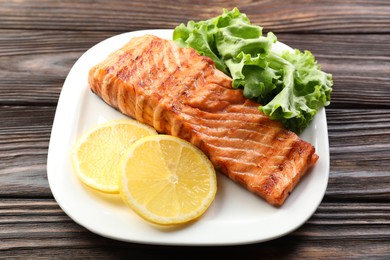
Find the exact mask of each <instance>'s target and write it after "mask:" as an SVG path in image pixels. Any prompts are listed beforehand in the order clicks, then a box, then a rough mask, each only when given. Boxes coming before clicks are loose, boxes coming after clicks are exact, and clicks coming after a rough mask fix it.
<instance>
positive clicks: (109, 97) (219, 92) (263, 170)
mask: <svg viewBox="0 0 390 260" xmlns="http://www.w3.org/2000/svg"><path fill="white" fill-rule="evenodd" d="M88 82H89V85H90V88H91V90H92V91H93V92H94V93H95V94H96V95H98V96H99V97H100V98H101V99H102V100H104V101H105V102H106V103H107V104H109V105H110V106H112V107H113V108H115V109H117V110H118V111H120V112H122V113H123V114H125V115H127V116H130V117H132V118H134V119H136V120H138V121H140V122H143V123H146V124H148V125H150V126H152V127H154V128H155V129H156V130H157V131H158V132H160V133H164V134H169V135H173V136H177V137H180V138H182V139H184V140H187V141H188V142H190V143H192V144H194V145H195V146H197V147H198V148H199V149H200V150H202V151H203V152H204V153H205V154H206V155H207V156H208V157H209V159H210V160H211V162H212V163H213V165H214V167H215V169H216V170H217V171H219V172H221V173H223V174H225V175H226V176H228V177H229V178H230V179H232V180H233V181H235V182H237V183H239V184H241V185H242V186H244V187H245V188H247V189H248V190H249V191H251V192H253V193H255V194H257V195H259V196H260V197H262V198H263V199H265V200H266V201H267V202H268V203H270V204H271V205H274V206H277V207H279V206H281V205H283V203H284V202H285V200H286V198H287V197H288V196H289V194H290V192H291V191H292V190H293V189H294V187H295V186H296V185H297V183H298V182H299V180H300V179H301V178H302V176H303V175H304V174H305V173H306V172H307V170H308V169H309V168H310V167H311V166H313V165H314V164H315V163H316V161H317V160H318V155H317V154H316V153H315V148H314V147H313V146H312V145H311V144H310V143H308V142H305V141H303V140H301V139H300V138H299V137H298V136H297V135H296V134H295V133H293V132H291V131H288V130H286V129H285V128H284V126H283V125H282V124H281V123H280V122H278V121H274V120H271V119H270V118H269V117H268V116H266V115H265V114H263V113H262V112H260V111H259V109H258V107H259V104H258V103H256V102H254V101H252V100H249V99H246V98H245V97H244V96H243V93H242V90H240V89H233V88H232V79H231V78H230V77H228V76H226V75H225V74H224V73H222V72H221V71H219V70H217V69H216V68H215V65H214V63H213V61H212V60H211V59H210V58H209V57H205V56H201V55H199V54H198V53H197V52H196V51H195V50H194V49H192V48H179V47H178V46H177V45H176V44H175V43H174V42H173V41H170V40H165V39H161V38H158V37H156V36H152V35H145V36H142V37H135V38H132V39H131V40H130V41H129V42H128V43H127V44H126V45H125V46H123V47H122V48H121V49H119V50H117V51H115V52H113V53H111V54H110V55H109V56H108V57H107V58H106V59H105V60H104V61H102V62H101V63H99V64H97V65H96V66H94V67H92V68H91V69H90V71H89V77H88Z"/></svg>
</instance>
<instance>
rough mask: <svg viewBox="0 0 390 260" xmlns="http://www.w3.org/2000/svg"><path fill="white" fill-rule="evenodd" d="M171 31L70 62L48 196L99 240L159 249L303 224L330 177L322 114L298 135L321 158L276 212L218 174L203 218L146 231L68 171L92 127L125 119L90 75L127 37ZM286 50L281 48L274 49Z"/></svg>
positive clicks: (273, 233) (116, 40) (101, 47)
mask: <svg viewBox="0 0 390 260" xmlns="http://www.w3.org/2000/svg"><path fill="white" fill-rule="evenodd" d="M172 32H173V31H172V30H145V31H135V32H129V33H124V34H120V35H117V36H114V37H111V38H109V39H106V40H104V41H102V42H100V43H98V44H97V45H95V46H94V47H92V48H91V49H89V50H88V51H87V52H85V53H84V54H83V55H82V56H81V57H80V58H79V60H78V61H77V62H76V63H75V64H74V66H73V67H72V69H71V70H70V72H69V75H68V76H67V78H66V80H65V83H64V86H63V89H62V91H61V95H60V98H59V101H58V106H57V110H56V115H55V119H54V123H53V128H52V133H51V138H50V145H49V152H48V161H47V174H48V180H49V185H50V188H51V191H52V193H53V195H54V197H55V199H56V201H57V203H58V204H59V206H60V207H61V208H62V209H63V211H64V212H65V213H66V214H67V215H68V216H69V217H70V218H72V219H73V220H74V221H75V222H77V223H78V224H80V225H81V226H83V227H85V228H87V229H88V230H90V231H92V232H94V233H97V234H99V235H102V236H104V237H108V238H112V239H117V240H121V241H128V242H137V243H144V244H160V245H237V244H247V243H255V242H262V241H267V240H271V239H275V238H278V237H280V236H283V235H285V234H288V233H290V232H292V231H293V230H295V229H297V228H298V227H299V226H301V225H302V224H303V223H305V221H306V220H307V219H308V218H310V216H311V215H312V214H313V213H314V212H315V210H316V209H317V207H318V205H319V204H320V202H321V200H322V198H323V196H324V194H325V191H326V187H327V184H328V178H329V143H328V130H327V122H326V115H325V109H324V108H323V109H320V110H319V111H318V113H317V115H316V116H315V118H314V120H313V121H312V122H311V124H310V126H309V127H308V128H307V129H306V130H305V131H304V132H303V133H302V134H301V135H300V137H301V138H302V139H304V140H306V141H308V142H310V143H311V144H312V145H313V146H314V147H315V148H316V152H317V154H318V155H319V157H320V158H319V160H318V161H317V163H316V164H315V166H314V167H313V168H311V169H310V170H309V172H308V173H307V174H306V176H304V178H303V179H302V180H301V182H300V183H299V184H298V185H297V187H296V188H295V189H294V191H293V192H292V194H291V195H290V197H289V198H288V199H287V200H286V202H285V204H284V205H283V206H282V207H281V208H275V207H273V206H271V205H269V204H267V203H266V202H265V201H264V200H262V199H261V198H259V197H257V196H256V195H254V194H252V193H250V192H248V191H247V190H246V189H244V188H242V187H241V186H239V185H237V184H235V183H233V182H232V181H230V180H229V179H228V178H227V177H225V176H223V175H222V174H218V191H217V195H216V198H215V200H214V202H213V203H212V204H211V206H210V207H209V209H208V210H207V211H206V213H205V214H204V215H203V216H202V217H201V218H200V219H198V220H197V221H196V222H193V223H191V224H187V225H183V226H178V227H158V226H155V225H151V224H149V223H147V222H146V221H144V220H143V219H141V218H140V217H139V216H138V215H136V214H135V213H134V212H133V211H132V210H131V209H130V208H128V207H127V206H126V205H125V204H124V203H122V201H121V199H120V197H119V196H118V195H104V194H100V193H98V192H95V191H92V190H90V189H88V188H86V187H85V186H83V185H82V183H81V182H80V181H79V180H78V179H77V176H76V175H75V174H74V173H73V171H72V166H71V159H70V153H71V149H72V146H73V145H74V143H75V142H76V140H77V139H78V138H79V137H80V136H81V135H82V134H83V133H84V132H85V131H87V130H88V129H90V128H91V127H93V126H95V125H97V124H101V123H104V122H107V121H109V120H112V119H121V118H126V116H124V115H123V114H121V113H119V112H118V111H116V110H114V109H113V108H111V107H109V106H108V105H107V104H105V103H104V102H103V101H102V100H101V99H100V98H98V97H97V96H96V95H95V94H93V93H92V92H91V91H90V90H89V86H88V81H87V79H88V72H89V69H90V68H91V67H92V66H93V65H95V64H97V63H99V62H101V61H102V60H103V59H104V58H106V57H107V55H108V54H109V53H111V52H113V51H115V50H117V49H119V48H120V47H122V46H123V45H125V44H126V43H127V42H128V41H129V40H130V39H131V38H132V37H136V36H142V35H145V34H153V35H156V36H159V37H161V38H165V39H171V38H172ZM283 49H289V47H288V46H286V45H284V44H282V43H280V42H278V43H277V44H276V45H275V50H276V51H278V50H279V51H280V50H283Z"/></svg>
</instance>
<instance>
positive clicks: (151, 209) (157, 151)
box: [119, 135, 217, 225]
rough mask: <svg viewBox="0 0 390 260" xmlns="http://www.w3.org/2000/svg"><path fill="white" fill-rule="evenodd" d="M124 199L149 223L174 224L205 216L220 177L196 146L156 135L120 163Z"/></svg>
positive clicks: (124, 156) (140, 142) (145, 139)
mask: <svg viewBox="0 0 390 260" xmlns="http://www.w3.org/2000/svg"><path fill="white" fill-rule="evenodd" d="M119 171H120V174H121V177H120V185H119V186H120V193H121V195H122V198H123V200H124V201H125V202H126V203H127V204H128V205H129V206H130V207H131V208H132V209H133V210H134V211H135V212H136V213H137V214H138V215H140V216H141V217H142V218H144V219H146V220H147V221H149V222H152V223H155V224H160V225H170V224H179V223H185V222H189V221H190V220H193V219H196V218H198V217H199V216H201V215H202V214H203V213H204V212H205V211H206V210H207V208H208V207H209V206H210V204H211V203H212V201H213V200H214V197H215V193H216V191H217V181H216V174H215V170H214V167H213V165H212V164H211V162H210V161H209V159H208V158H207V157H206V155H204V154H203V153H202V152H201V151H200V150H199V149H198V148H196V147H195V146H193V145H192V144H190V143H188V142H186V141H184V140H182V139H180V138H177V137H173V136H168V135H156V136H149V137H145V138H142V139H140V140H138V141H136V142H135V143H134V144H133V145H132V146H131V147H130V148H129V150H128V151H127V152H126V153H125V154H124V155H123V157H122V160H121V163H120V170H119Z"/></svg>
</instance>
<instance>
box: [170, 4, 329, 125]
mask: <svg viewBox="0 0 390 260" xmlns="http://www.w3.org/2000/svg"><path fill="white" fill-rule="evenodd" d="M173 40H174V41H175V42H176V43H177V44H178V45H179V46H181V47H191V48H194V49H195V50H197V51H198V52H199V53H200V54H201V55H205V56H208V57H210V58H211V59H212V60H213V61H214V63H215V65H216V67H217V69H219V70H221V71H222V72H224V73H226V74H227V75H229V76H231V77H232V79H233V81H232V85H233V88H243V94H244V96H245V97H246V98H250V99H255V100H257V101H258V102H259V103H260V104H262V106H260V107H259V110H260V111H262V112H263V113H265V114H267V115H268V116H270V118H271V119H275V120H280V121H282V122H283V123H284V125H285V126H286V127H287V128H288V129H290V130H292V131H294V132H296V133H300V132H302V131H303V129H305V128H306V127H307V126H308V124H309V123H310V122H311V120H312V119H313V117H314V116H315V114H316V113H317V111H318V109H319V108H320V107H322V106H327V105H329V103H330V93H331V91H332V85H333V82H332V75H331V74H327V73H325V72H323V71H321V68H320V66H319V65H318V64H317V61H316V60H315V58H314V56H313V55H312V54H311V53H310V52H309V51H305V52H300V51H299V50H295V51H293V52H290V51H285V52H282V53H280V54H279V53H275V52H273V51H272V46H273V44H275V43H276V36H275V35H274V34H273V33H268V34H267V36H266V37H264V36H263V35H262V27H260V26H256V25H252V24H251V22H250V20H249V19H248V17H247V16H246V15H245V14H242V13H240V11H239V10H238V9H237V8H234V9H233V10H231V11H227V10H225V9H224V10H223V13H222V14H221V15H219V16H217V17H214V18H212V19H209V20H205V21H199V22H194V21H189V22H188V23H187V25H184V24H181V25H179V26H177V27H176V28H175V30H174V33H173Z"/></svg>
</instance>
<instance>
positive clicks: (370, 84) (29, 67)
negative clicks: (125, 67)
mask: <svg viewBox="0 0 390 260" xmlns="http://www.w3.org/2000/svg"><path fill="white" fill-rule="evenodd" d="M115 34H116V33H115V32H108V33H107V32H106V33H103V32H85V31H81V32H78V31H77V32H74V31H68V32H58V31H22V30H0V57H1V58H0V67H1V68H2V70H0V77H1V78H2V80H1V81H0V90H1V91H0V104H9V105H12V104H16V105H19V104H46V105H55V104H56V103H57V100H58V96H59V93H60V91H61V88H62V85H63V82H64V80H65V78H66V76H67V74H68V72H69V70H70V69H71V67H72V65H73V64H74V62H75V61H76V60H77V59H78V58H79V57H80V56H81V55H82V53H83V52H84V51H86V50H87V49H89V48H90V47H92V46H93V45H95V44H96V43H98V42H100V41H101V40H103V39H106V38H108V37H110V36H113V35H115ZM278 37H279V39H280V40H281V41H283V42H285V43H286V44H288V45H290V46H292V47H293V48H298V49H301V50H310V51H312V52H313V54H314V55H315V56H316V58H317V59H318V62H319V63H320V64H321V65H322V68H323V69H324V70H325V71H327V72H329V73H332V74H333V77H334V84H335V85H334V91H333V93H332V103H331V106H332V107H361V106H366V107H390V102H389V101H390V73H389V72H390V45H389V44H388V43H389V42H390V35H365V34H361V35H317V34H305V35H304V36H302V35H298V34H278ZM19 43H21V44H19ZM360 50H362V51H360ZM374 86H375V87H374Z"/></svg>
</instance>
